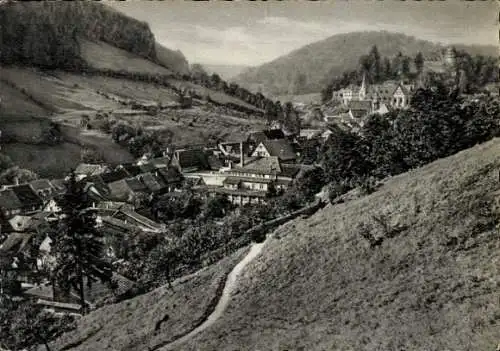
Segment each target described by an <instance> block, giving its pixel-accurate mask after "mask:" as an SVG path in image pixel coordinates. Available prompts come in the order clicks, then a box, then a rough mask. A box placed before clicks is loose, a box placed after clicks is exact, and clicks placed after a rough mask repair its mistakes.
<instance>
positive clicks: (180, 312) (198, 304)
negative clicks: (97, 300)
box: [39, 249, 247, 351]
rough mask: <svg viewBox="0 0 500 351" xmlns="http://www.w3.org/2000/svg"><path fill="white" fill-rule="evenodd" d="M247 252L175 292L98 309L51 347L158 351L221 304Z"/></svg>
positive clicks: (155, 293) (181, 283)
mask: <svg viewBox="0 0 500 351" xmlns="http://www.w3.org/2000/svg"><path fill="white" fill-rule="evenodd" d="M246 252H247V249H241V250H239V251H237V252H236V253H235V254H233V255H231V256H229V257H227V258H225V259H224V260H222V261H220V262H219V263H218V264H216V265H212V266H210V267H207V268H205V269H203V270H201V271H199V272H197V273H195V274H193V275H189V276H187V277H184V278H180V279H178V280H176V281H174V282H173V283H172V285H173V288H172V289H169V288H168V287H167V286H164V287H161V288H158V289H156V290H154V291H152V292H150V293H147V294H145V295H141V296H139V297H136V298H134V299H131V300H127V301H123V302H121V303H118V304H114V305H110V306H106V307H103V308H101V309H99V310H96V311H94V312H92V313H90V314H88V315H86V316H85V317H83V318H82V319H80V320H79V322H78V329H77V330H75V331H73V332H71V333H67V334H65V335H63V336H62V337H61V338H60V339H58V340H56V341H55V342H53V343H52V347H53V349H55V350H61V349H70V350H81V351H83V350H109V351H111V350H130V351H132V350H148V348H151V349H156V348H158V347H160V346H161V345H163V344H166V343H168V342H169V341H172V340H173V339H176V338H177V337H178V336H179V335H182V334H184V333H187V332H189V331H190V330H192V329H194V328H195V327H196V325H197V324H199V323H200V322H202V321H203V320H204V318H205V317H206V316H207V312H208V314H209V313H210V312H211V311H209V310H210V309H211V308H213V307H214V306H215V304H216V303H217V300H218V299H217V294H220V292H221V291H219V290H221V288H222V287H223V286H224V281H225V278H226V276H227V274H228V273H229V272H230V271H231V270H232V269H233V267H234V266H235V265H236V264H237V263H238V261H239V260H241V259H242V258H243V257H244V255H245V254H246ZM71 346H73V347H71ZM39 350H44V348H43V347H40V348H39Z"/></svg>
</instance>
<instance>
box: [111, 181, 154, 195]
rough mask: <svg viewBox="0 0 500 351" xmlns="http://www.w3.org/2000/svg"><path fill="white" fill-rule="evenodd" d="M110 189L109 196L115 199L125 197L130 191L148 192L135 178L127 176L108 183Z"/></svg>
mask: <svg viewBox="0 0 500 351" xmlns="http://www.w3.org/2000/svg"><path fill="white" fill-rule="evenodd" d="M108 186H109V188H110V190H111V197H112V198H115V199H125V198H126V197H128V196H129V195H130V193H138V192H148V188H147V187H146V186H145V185H144V184H143V183H141V181H139V179H137V178H127V179H121V180H117V181H116V182H112V183H109V184H108Z"/></svg>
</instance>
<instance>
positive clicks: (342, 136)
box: [322, 129, 373, 183]
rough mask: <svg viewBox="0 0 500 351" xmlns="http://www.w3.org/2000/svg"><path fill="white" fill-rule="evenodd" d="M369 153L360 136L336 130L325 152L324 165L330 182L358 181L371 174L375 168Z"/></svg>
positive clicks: (327, 142)
mask: <svg viewBox="0 0 500 351" xmlns="http://www.w3.org/2000/svg"><path fill="white" fill-rule="evenodd" d="M368 152H369V148H368V145H367V143H366V142H365V141H364V140H363V139H362V138H361V137H360V136H359V135H357V134H355V133H354V132H351V131H344V130H341V129H336V130H335V131H334V134H332V135H331V136H330V138H328V140H327V141H326V143H325V145H324V150H323V158H322V163H323V169H324V170H325V174H326V178H327V179H328V181H330V182H335V183H339V182H342V181H346V180H347V181H356V180H357V179H360V178H362V177H364V176H366V175H368V174H370V171H371V170H372V168H373V166H372V165H371V163H370V161H369V156H368Z"/></svg>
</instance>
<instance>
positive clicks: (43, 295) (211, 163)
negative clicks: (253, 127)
mask: <svg viewBox="0 0 500 351" xmlns="http://www.w3.org/2000/svg"><path fill="white" fill-rule="evenodd" d="M331 133H332V131H331V130H329V129H327V128H325V129H324V130H321V129H303V130H302V131H301V132H300V133H299V134H290V133H286V131H284V130H283V129H282V128H280V126H279V125H274V126H271V127H270V128H269V129H266V130H261V131H255V132H251V133H249V134H248V136H247V138H246V139H245V140H238V141H227V142H220V143H218V144H217V145H214V146H208V145H207V146H200V145H196V146H191V147H186V146H183V147H179V148H168V149H167V150H164V151H163V154H162V155H157V156H159V157H152V156H151V155H144V156H143V157H141V158H140V159H138V160H137V162H135V163H129V164H120V165H118V166H116V167H112V166H110V165H107V164H102V163H101V164H89V163H81V164H79V165H78V166H77V167H76V168H75V169H74V170H73V171H72V172H73V174H74V176H75V177H76V180H77V181H80V182H83V183H84V184H85V192H86V194H87V195H88V196H89V198H90V199H91V200H92V206H91V208H89V210H91V211H92V212H94V213H95V215H96V227H97V229H98V230H99V231H101V232H103V233H104V236H105V241H106V242H107V245H106V253H107V257H108V259H109V260H110V261H113V260H115V259H114V258H115V253H114V249H113V245H112V244H111V243H112V242H113V241H114V240H120V238H123V237H124V235H130V234H132V233H136V232H142V233H155V234H162V233H165V231H166V226H165V224H164V223H161V222H160V221H157V220H155V219H154V218H150V217H151V216H150V215H149V217H148V213H150V212H148V211H147V210H146V211H144V210H145V207H147V206H148V204H150V203H151V200H152V199H154V198H156V197H161V196H163V197H164V198H172V197H178V196H183V192H182V191H183V189H185V188H186V187H189V188H190V189H191V190H192V191H193V192H194V193H195V194H196V196H197V197H199V198H200V199H203V200H206V199H207V198H210V197H215V196H221V197H224V198H225V199H227V200H228V201H229V202H230V203H231V204H232V205H234V206H245V205H247V204H249V205H250V204H253V205H255V204H264V203H266V201H268V200H269V199H270V198H274V197H279V196H280V195H282V194H284V193H285V192H286V191H287V189H288V188H289V187H290V185H291V184H292V182H293V181H294V179H295V178H296V177H297V176H298V175H299V174H300V173H301V172H304V171H306V170H310V169H314V168H315V167H317V165H314V164H304V163H300V160H302V159H303V158H302V157H301V152H304V150H303V148H304V145H305V144H307V143H308V142H309V143H310V142H311V141H312V140H314V141H315V143H316V144H317V145H321V144H322V143H323V142H324V141H325V140H326V139H327V138H328V137H329V135H330V134H331ZM316 144H315V145H316ZM68 174H69V170H68ZM67 180H68V177H66V178H65V179H37V180H34V181H31V182H29V183H22V184H19V182H16V183H15V184H12V185H4V186H3V187H2V189H1V190H0V211H1V216H2V222H1V227H0V230H1V232H0V240H1V241H0V256H1V258H2V260H7V261H8V262H9V264H10V266H11V267H12V271H13V272H14V271H15V273H16V274H15V275H16V277H17V279H18V280H19V286H18V292H19V294H20V295H21V296H23V297H24V298H28V299H33V300H34V302H35V303H37V304H39V305H42V306H44V308H45V309H48V310H50V311H55V312H58V313H59V312H65V313H68V312H69V313H78V311H79V308H80V305H79V304H78V303H77V302H78V296H77V295H76V293H72V296H71V297H70V298H68V297H67V296H64V297H63V296H62V295H60V294H58V292H57V289H56V288H55V287H54V286H53V284H51V283H50V282H49V281H47V280H46V279H45V278H42V277H43V275H42V272H45V271H46V270H47V269H49V267H50V264H51V262H53V260H54V258H53V256H51V243H52V242H53V240H52V239H51V238H50V234H48V233H49V231H48V228H49V227H50V225H51V224H52V223H55V222H57V221H58V220H59V219H60V215H61V208H60V206H59V205H58V198H60V196H62V195H63V194H64V193H65V192H66V182H67ZM44 233H46V234H44ZM40 235H41V236H42V237H44V239H43V241H41V242H36V240H35V237H37V236H38V237H40ZM27 256H30V257H31V258H32V259H33V256H36V266H29V265H25V264H23V261H26V260H25V258H26V257H27ZM113 282H115V283H116V286H118V290H116V289H114V290H113V291H111V290H110V288H109V287H108V286H106V285H105V284H93V285H92V288H90V287H89V288H88V291H86V292H85V296H86V302H87V303H88V305H89V307H90V308H92V306H94V307H95V305H94V302H95V301H96V300H98V299H100V298H103V297H106V296H109V295H110V294H114V295H116V294H118V295H120V294H126V293H127V291H128V290H130V289H131V288H132V287H133V285H134V283H133V282H132V281H131V280H130V279H127V278H125V277H124V276H121V275H119V274H117V273H113ZM0 286H1V281H0ZM73 295H74V296H73Z"/></svg>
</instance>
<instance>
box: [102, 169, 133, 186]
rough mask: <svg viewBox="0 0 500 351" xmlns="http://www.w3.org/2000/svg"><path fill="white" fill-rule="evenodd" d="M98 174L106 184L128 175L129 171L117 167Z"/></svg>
mask: <svg viewBox="0 0 500 351" xmlns="http://www.w3.org/2000/svg"><path fill="white" fill-rule="evenodd" d="M99 176H100V177H101V179H102V180H103V182H104V183H106V184H108V183H112V182H116V181H117V180H120V179H125V178H129V177H130V175H129V173H128V172H127V171H126V170H125V169H117V170H114V171H111V172H107V173H102V174H100V175H99Z"/></svg>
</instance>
